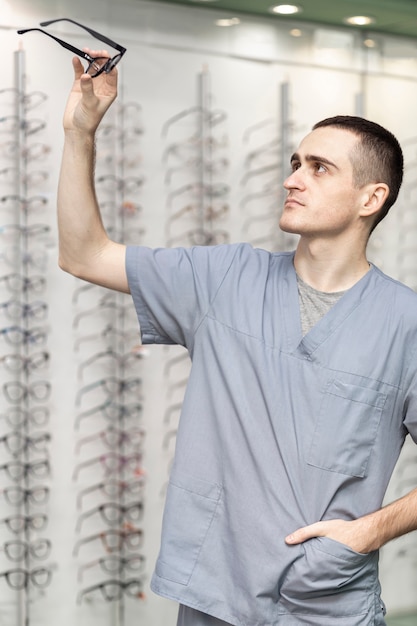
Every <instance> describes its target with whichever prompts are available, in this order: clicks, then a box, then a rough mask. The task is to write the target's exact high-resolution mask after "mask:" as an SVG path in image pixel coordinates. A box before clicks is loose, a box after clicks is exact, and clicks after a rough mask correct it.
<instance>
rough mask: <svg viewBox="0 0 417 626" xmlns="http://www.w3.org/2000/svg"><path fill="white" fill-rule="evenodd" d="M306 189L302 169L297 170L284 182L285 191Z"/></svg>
mask: <svg viewBox="0 0 417 626" xmlns="http://www.w3.org/2000/svg"><path fill="white" fill-rule="evenodd" d="M302 187H304V182H303V175H302V172H300V169H299V168H298V169H296V170H294V171H293V172H291V174H290V175H289V176H288V177H287V178H286V179H285V180H284V188H285V189H301V188H302Z"/></svg>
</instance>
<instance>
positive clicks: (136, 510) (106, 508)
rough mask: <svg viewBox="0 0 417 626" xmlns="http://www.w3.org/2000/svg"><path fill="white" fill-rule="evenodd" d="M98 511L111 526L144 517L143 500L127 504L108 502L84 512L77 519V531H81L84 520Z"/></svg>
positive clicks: (137, 520)
mask: <svg viewBox="0 0 417 626" xmlns="http://www.w3.org/2000/svg"><path fill="white" fill-rule="evenodd" d="M96 513H99V514H100V515H101V518H102V520H103V521H104V522H105V523H106V524H108V525H109V526H118V525H120V524H121V523H122V522H128V523H131V524H132V523H136V522H139V521H140V520H141V519H142V513H143V502H134V503H133V504H128V505H126V506H124V505H121V504H118V503H117V502H106V503H105V504H100V505H99V506H96V507H94V508H93V509H91V511H86V512H85V513H82V514H81V515H80V516H79V518H78V521H77V526H76V532H80V531H81V528H82V525H83V523H84V521H85V520H86V519H88V518H90V517H92V516H93V515H95V514H96Z"/></svg>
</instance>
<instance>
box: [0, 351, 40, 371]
mask: <svg viewBox="0 0 417 626" xmlns="http://www.w3.org/2000/svg"><path fill="white" fill-rule="evenodd" d="M48 362H49V352H37V353H36V354H33V355H32V356H29V357H27V356H23V355H22V354H14V353H13V354H5V355H4V356H2V357H1V358H0V364H3V365H4V367H5V368H6V369H7V370H8V371H9V372H12V373H14V372H22V371H24V372H32V371H35V370H38V369H41V368H43V367H45V366H46V365H47V363H48Z"/></svg>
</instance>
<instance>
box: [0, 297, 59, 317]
mask: <svg viewBox="0 0 417 626" xmlns="http://www.w3.org/2000/svg"><path fill="white" fill-rule="evenodd" d="M0 311H4V312H5V313H6V315H7V317H8V318H9V319H13V320H15V319H17V318H19V319H23V318H33V319H36V320H44V319H45V318H46V317H47V313H48V305H47V303H46V302H43V301H41V300H36V301H33V302H31V303H30V304H26V302H20V301H19V300H16V299H13V298H12V299H11V300H8V301H7V302H1V303H0Z"/></svg>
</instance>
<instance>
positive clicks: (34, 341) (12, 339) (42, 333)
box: [0, 325, 48, 346]
mask: <svg viewBox="0 0 417 626" xmlns="http://www.w3.org/2000/svg"><path fill="white" fill-rule="evenodd" d="M0 335H3V336H4V337H5V339H6V340H7V342H8V343H9V344H11V345H12V346H21V345H29V344H31V345H35V346H36V345H40V344H43V343H45V342H46V338H47V336H48V331H47V329H45V328H31V329H30V330H27V329H26V328H22V327H21V326H16V325H15V326H6V328H1V329H0Z"/></svg>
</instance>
